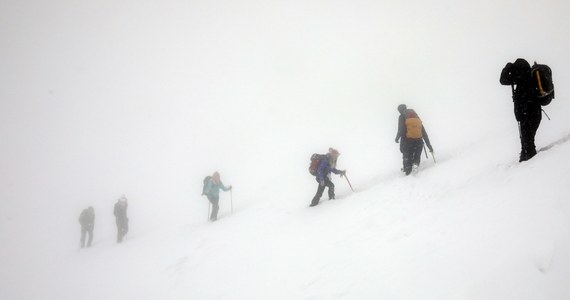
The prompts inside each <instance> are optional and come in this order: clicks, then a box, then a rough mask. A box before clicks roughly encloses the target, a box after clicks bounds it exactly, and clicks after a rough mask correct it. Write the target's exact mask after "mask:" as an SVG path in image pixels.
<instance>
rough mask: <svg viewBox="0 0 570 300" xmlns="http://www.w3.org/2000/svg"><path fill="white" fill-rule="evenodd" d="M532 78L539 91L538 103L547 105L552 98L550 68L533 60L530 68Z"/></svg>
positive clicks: (552, 87) (552, 85)
mask: <svg viewBox="0 0 570 300" xmlns="http://www.w3.org/2000/svg"><path fill="white" fill-rule="evenodd" d="M530 73H531V75H532V78H533V79H534V81H535V82H536V86H537V88H538V91H539V93H540V96H539V97H538V102H539V103H540V105H543V106H545V105H548V104H550V102H551V101H552V99H554V83H553V82H552V70H551V69H550V67H549V66H547V65H540V64H537V63H536V62H534V65H533V66H532V69H531V70H530Z"/></svg>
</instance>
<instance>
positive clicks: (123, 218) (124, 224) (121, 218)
mask: <svg viewBox="0 0 570 300" xmlns="http://www.w3.org/2000/svg"><path fill="white" fill-rule="evenodd" d="M128 206H129V204H128V203H127V198H126V197H125V195H123V196H122V197H121V198H119V200H117V203H115V207H114V209H113V214H114V215H115V222H116V223H117V243H121V242H122V241H123V238H124V237H125V235H126V234H127V232H129V218H128V217H127V207H128Z"/></svg>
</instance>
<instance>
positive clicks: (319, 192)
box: [311, 177, 335, 206]
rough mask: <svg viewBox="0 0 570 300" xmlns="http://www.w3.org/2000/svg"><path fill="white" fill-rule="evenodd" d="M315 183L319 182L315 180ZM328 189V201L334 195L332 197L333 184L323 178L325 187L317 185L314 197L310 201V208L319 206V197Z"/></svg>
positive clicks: (326, 178)
mask: <svg viewBox="0 0 570 300" xmlns="http://www.w3.org/2000/svg"><path fill="white" fill-rule="evenodd" d="M316 180H317V182H319V180H318V179H316ZM326 187H328V188H329V200H331V199H334V197H335V195H334V183H332V181H331V180H330V179H329V178H328V177H325V185H323V186H321V184H320V182H319V185H318V187H317V193H316V194H315V197H313V201H311V206H315V205H317V204H319V200H321V197H322V196H323V192H324V191H325V188H326Z"/></svg>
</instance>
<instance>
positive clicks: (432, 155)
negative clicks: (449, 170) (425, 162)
mask: <svg viewBox="0 0 570 300" xmlns="http://www.w3.org/2000/svg"><path fill="white" fill-rule="evenodd" d="M431 158H433V163H434V164H437V162H436V161H435V155H434V154H433V152H432V153H431Z"/></svg>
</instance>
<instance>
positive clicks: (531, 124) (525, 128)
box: [519, 118, 541, 162]
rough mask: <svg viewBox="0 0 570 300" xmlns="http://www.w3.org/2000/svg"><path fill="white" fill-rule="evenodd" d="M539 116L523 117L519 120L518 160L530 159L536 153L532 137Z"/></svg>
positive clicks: (538, 122)
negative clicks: (519, 142) (519, 153)
mask: <svg viewBox="0 0 570 300" xmlns="http://www.w3.org/2000/svg"><path fill="white" fill-rule="evenodd" d="M540 121H541V119H540V118H524V119H522V120H521V121H520V122H519V126H520V135H521V136H520V138H521V156H520V160H519V162H522V161H526V160H529V159H531V158H532V157H533V156H535V155H536V145H535V144H534V137H535V135H536V132H537V131H538V126H540Z"/></svg>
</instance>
